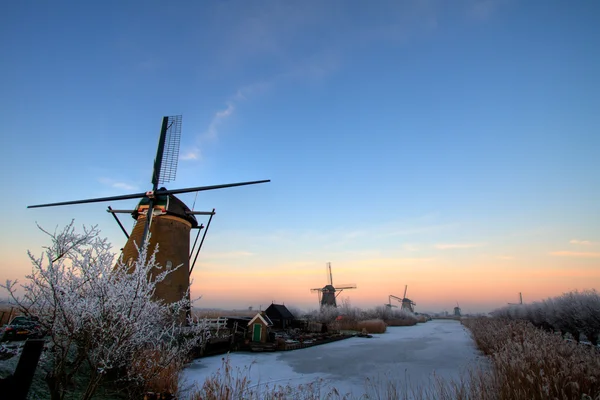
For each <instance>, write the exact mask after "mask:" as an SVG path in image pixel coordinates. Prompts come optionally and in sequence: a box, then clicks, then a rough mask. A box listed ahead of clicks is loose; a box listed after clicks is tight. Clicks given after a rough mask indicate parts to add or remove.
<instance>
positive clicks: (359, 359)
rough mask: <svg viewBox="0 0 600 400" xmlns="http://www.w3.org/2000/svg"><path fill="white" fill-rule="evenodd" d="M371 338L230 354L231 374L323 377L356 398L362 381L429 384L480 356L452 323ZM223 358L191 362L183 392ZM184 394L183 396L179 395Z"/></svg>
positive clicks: (283, 380)
mask: <svg viewBox="0 0 600 400" xmlns="http://www.w3.org/2000/svg"><path fill="white" fill-rule="evenodd" d="M373 336H374V337H373V338H371V339H366V338H352V339H348V340H342V341H339V342H334V343H330V344H327V345H322V346H315V347H310V348H306V349H302V350H295V351H290V352H279V353H268V354H266V353H260V354H255V353H233V354H231V355H229V360H230V365H231V366H232V368H233V369H234V374H235V373H237V371H238V370H239V373H240V374H246V376H248V377H249V379H250V380H251V381H252V384H253V385H267V384H268V385H269V386H270V387H272V386H273V385H287V384H291V385H300V384H306V383H310V382H314V381H316V380H319V379H322V385H323V386H322V388H323V391H324V392H326V391H328V390H329V388H331V387H335V388H337V389H338V391H339V393H341V394H344V393H352V394H353V395H354V396H356V397H359V396H360V395H361V394H363V393H364V392H365V381H366V379H367V378H370V379H372V380H374V381H376V382H378V381H388V380H399V381H402V382H403V384H404V381H405V377H406V378H408V380H409V383H408V384H409V386H411V385H412V386H416V385H421V384H425V385H427V384H429V383H431V382H432V379H433V378H434V374H435V376H438V377H442V378H445V379H458V377H459V375H460V373H461V371H463V370H464V369H465V368H467V367H468V366H470V365H474V363H475V362H476V360H477V359H478V358H480V356H479V353H478V351H477V349H476V346H475V343H474V342H473V340H472V339H471V337H470V335H469V333H468V331H466V329H465V328H464V327H463V326H462V325H461V324H460V323H459V322H457V321H441V320H434V321H430V322H427V323H426V324H419V325H415V326H410V327H390V328H388V331H387V332H386V333H384V334H379V335H373ZM223 358H224V357H223V356H214V357H207V358H202V359H199V360H196V361H194V362H193V363H192V364H191V365H190V366H188V367H187V368H186V369H185V370H184V371H183V373H182V375H181V381H180V389H181V390H182V392H184V393H189V391H190V390H191V389H192V388H193V387H195V386H196V385H197V386H201V385H202V383H203V382H204V381H205V380H206V378H208V377H210V376H211V375H212V374H214V373H215V372H217V370H218V369H219V368H221V366H222V360H223ZM184 397H185V396H184Z"/></svg>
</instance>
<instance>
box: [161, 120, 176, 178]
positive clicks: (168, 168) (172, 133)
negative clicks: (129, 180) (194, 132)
mask: <svg viewBox="0 0 600 400" xmlns="http://www.w3.org/2000/svg"><path fill="white" fill-rule="evenodd" d="M165 118H166V120H167V121H166V123H167V129H166V133H165V140H164V143H163V144H162V145H163V149H162V156H161V159H162V160H161V163H160V168H159V173H158V184H159V185H161V184H163V183H167V182H171V181H174V180H175V177H176V175H177V164H178V161H179V143H180V141H181V115H174V116H171V117H165Z"/></svg>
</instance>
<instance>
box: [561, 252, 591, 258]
mask: <svg viewBox="0 0 600 400" xmlns="http://www.w3.org/2000/svg"><path fill="white" fill-rule="evenodd" d="M550 255H551V256H555V257H575V258H600V253H596V252H591V251H553V252H551V253H550Z"/></svg>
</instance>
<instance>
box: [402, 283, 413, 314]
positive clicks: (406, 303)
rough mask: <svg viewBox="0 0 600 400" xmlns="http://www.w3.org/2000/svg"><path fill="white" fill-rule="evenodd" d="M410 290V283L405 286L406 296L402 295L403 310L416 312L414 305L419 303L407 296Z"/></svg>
mask: <svg viewBox="0 0 600 400" xmlns="http://www.w3.org/2000/svg"><path fill="white" fill-rule="evenodd" d="M407 290H408V285H406V286H404V296H403V297H402V307H401V309H402V310H405V311H410V312H411V313H414V312H415V308H414V306H416V305H417V304H416V303H415V302H414V301H412V300H411V299H409V298H407V297H406V291H407Z"/></svg>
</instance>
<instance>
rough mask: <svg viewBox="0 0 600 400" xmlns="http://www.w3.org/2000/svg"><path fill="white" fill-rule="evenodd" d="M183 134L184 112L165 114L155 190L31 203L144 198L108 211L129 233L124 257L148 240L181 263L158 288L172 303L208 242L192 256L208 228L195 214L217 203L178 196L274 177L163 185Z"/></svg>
mask: <svg viewBox="0 0 600 400" xmlns="http://www.w3.org/2000/svg"><path fill="white" fill-rule="evenodd" d="M180 137H181V115H176V116H170V117H163V120H162V127H161V130H160V136H159V141H158V148H157V150H156V157H155V159H154V166H153V171H152V180H151V183H152V189H151V190H149V191H147V192H141V193H132V194H125V195H119V196H110V197H100V198H93V199H84V200H75V201H63V202H60V203H49V204H37V205H33V206H28V207H27V208H38V207H53V206H64V205H72V204H84V203H98V202H106V201H117V200H128V199H140V201H139V203H138V205H137V207H136V208H135V209H133V210H113V209H112V208H111V207H108V212H110V213H111V214H112V215H113V216H114V217H115V219H116V220H117V222H118V223H119V226H120V227H121V229H122V230H123V232H124V233H125V235H126V236H127V243H125V246H124V247H123V253H122V257H123V261H124V262H126V263H128V264H129V263H130V262H132V261H133V260H135V259H137V256H138V251H137V249H138V248H141V247H142V245H143V243H145V242H146V241H148V240H149V249H150V251H152V250H153V249H154V248H155V247H156V245H160V246H159V248H160V251H159V253H158V254H157V258H156V261H157V263H158V264H159V265H161V266H163V267H168V266H173V267H175V266H178V265H182V267H181V268H179V269H177V270H175V271H174V272H173V273H171V274H170V275H169V276H168V277H167V279H165V280H163V281H162V282H160V284H159V285H157V287H156V292H155V293H154V295H155V297H157V298H159V299H161V300H163V301H165V302H167V303H173V302H176V301H179V300H181V299H182V298H183V297H184V296H186V294H187V290H188V287H189V284H190V278H189V276H190V274H191V270H192V269H193V266H194V263H195V262H196V259H197V257H198V252H199V251H200V248H201V247H202V242H203V241H204V236H203V237H202V241H201V242H200V246H199V247H198V250H197V252H196V255H195V257H193V260H192V256H193V253H194V249H195V247H196V241H197V240H198V236H199V233H200V230H201V229H202V228H204V226H203V225H199V224H198V221H197V220H196V217H195V216H196V215H210V218H211V219H212V216H213V215H214V214H215V210H214V208H213V210H212V211H192V210H190V209H189V208H188V207H187V206H186V205H185V203H184V202H183V201H181V200H180V199H179V198H177V197H176V196H175V195H176V194H183V193H193V192H202V191H207V190H215V189H224V188H230V187H235V186H246V185H254V184H258V183H265V182H270V181H269V180H262V181H251V182H238V183H227V184H223V185H212V186H198V187H191V188H183V189H167V188H165V187H160V188H159V185H162V184H164V183H167V182H171V181H172V180H174V179H175V175H176V171H177V162H178V156H179V142H180ZM117 213H127V214H131V216H132V217H133V219H135V220H136V223H135V226H134V227H133V230H132V232H131V234H128V233H127V231H125V229H124V228H123V225H122V224H121V222H120V221H119V219H118V218H117V217H116V215H115V214H117ZM211 219H209V221H208V225H207V227H206V230H205V231H204V233H205V234H206V231H207V230H208V227H209V226H210V221H211ZM192 229H197V230H198V234H197V235H196V240H195V241H194V245H193V246H192V248H191V251H190V231H191V230H192ZM190 264H191V268H190Z"/></svg>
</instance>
